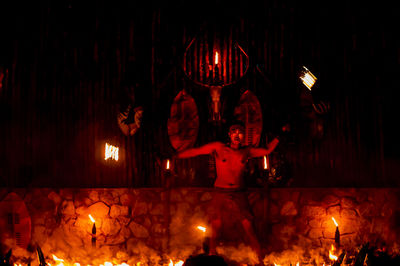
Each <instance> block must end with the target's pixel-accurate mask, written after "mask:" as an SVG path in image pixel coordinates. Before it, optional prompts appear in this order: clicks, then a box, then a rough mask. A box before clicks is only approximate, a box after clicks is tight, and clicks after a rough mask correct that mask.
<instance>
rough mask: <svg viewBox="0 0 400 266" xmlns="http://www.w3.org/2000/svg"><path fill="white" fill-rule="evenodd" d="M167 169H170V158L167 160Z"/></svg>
mask: <svg viewBox="0 0 400 266" xmlns="http://www.w3.org/2000/svg"><path fill="white" fill-rule="evenodd" d="M165 169H167V170H169V169H170V165H169V159H168V160H167V164H166V165H165Z"/></svg>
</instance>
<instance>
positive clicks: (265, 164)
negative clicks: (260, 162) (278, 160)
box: [264, 156, 268, 170]
mask: <svg viewBox="0 0 400 266" xmlns="http://www.w3.org/2000/svg"><path fill="white" fill-rule="evenodd" d="M264 169H265V170H267V169H268V159H267V156H264Z"/></svg>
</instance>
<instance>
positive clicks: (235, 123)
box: [229, 120, 245, 131]
mask: <svg viewBox="0 0 400 266" xmlns="http://www.w3.org/2000/svg"><path fill="white" fill-rule="evenodd" d="M237 127H240V128H241V129H242V130H243V131H244V130H245V125H244V123H243V122H242V121H240V120H234V121H232V123H230V126H229V131H231V130H232V129H234V128H237Z"/></svg>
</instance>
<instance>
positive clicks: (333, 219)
mask: <svg viewBox="0 0 400 266" xmlns="http://www.w3.org/2000/svg"><path fill="white" fill-rule="evenodd" d="M332 221H333V222H334V223H335V225H336V227H338V226H339V225H338V223H337V222H336V220H335V218H333V217H332Z"/></svg>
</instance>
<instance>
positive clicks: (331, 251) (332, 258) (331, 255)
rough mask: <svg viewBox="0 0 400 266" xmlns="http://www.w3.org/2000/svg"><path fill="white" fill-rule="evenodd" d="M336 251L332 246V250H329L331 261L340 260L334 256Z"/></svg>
mask: <svg viewBox="0 0 400 266" xmlns="http://www.w3.org/2000/svg"><path fill="white" fill-rule="evenodd" d="M334 251H335V247H334V246H333V245H332V246H331V250H329V259H331V260H335V261H336V260H337V259H338V257H337V256H335V255H334V254H333V252H334Z"/></svg>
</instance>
